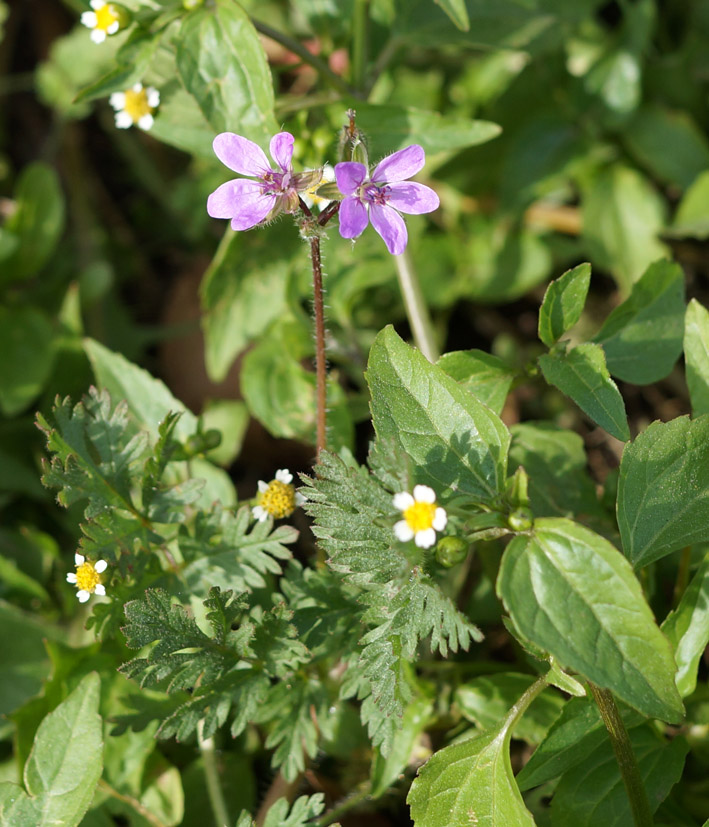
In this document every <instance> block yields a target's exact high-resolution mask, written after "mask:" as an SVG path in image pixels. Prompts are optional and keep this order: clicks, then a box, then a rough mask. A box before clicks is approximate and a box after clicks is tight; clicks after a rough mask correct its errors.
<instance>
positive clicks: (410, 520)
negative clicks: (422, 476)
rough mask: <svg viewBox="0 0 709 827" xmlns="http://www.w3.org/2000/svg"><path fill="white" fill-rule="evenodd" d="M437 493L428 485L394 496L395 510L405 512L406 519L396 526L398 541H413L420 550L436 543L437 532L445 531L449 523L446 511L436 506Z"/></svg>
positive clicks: (418, 486) (395, 532) (395, 531)
mask: <svg viewBox="0 0 709 827" xmlns="http://www.w3.org/2000/svg"><path fill="white" fill-rule="evenodd" d="M435 503H436V493H435V491H434V490H433V489H432V488H429V487H428V486H427V485H417V486H415V487H414V492H413V495H411V494H409V493H408V491H401V492H399V493H398V494H394V508H397V509H398V510H399V511H402V512H403V516H404V519H403V520H399V522H397V523H395V524H394V534H395V536H396V539H397V540H400V541H401V542H402V543H408V542H409V540H413V541H414V542H415V543H416V545H417V546H419V547H420V548H430V547H431V546H432V545H433V544H434V543H435V542H436V532H437V531H443V529H444V528H445V527H446V523H447V522H448V516H447V514H446V512H445V509H443V508H441V507H440V506H436V504H435Z"/></svg>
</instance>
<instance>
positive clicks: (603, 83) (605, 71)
mask: <svg viewBox="0 0 709 827" xmlns="http://www.w3.org/2000/svg"><path fill="white" fill-rule="evenodd" d="M641 81H642V77H641V67H640V61H639V59H638V55H636V54H633V52H630V51H628V50H627V49H625V48H619V49H614V50H613V51H611V52H609V53H608V54H607V55H605V56H604V57H602V58H601V60H599V61H598V63H596V65H595V66H594V67H593V68H592V69H591V71H590V72H589V73H588V74H587V75H586V82H585V86H586V88H587V89H588V90H589V91H590V92H592V93H594V94H597V95H598V96H599V97H600V98H602V100H603V102H604V103H605V104H606V106H607V107H608V108H609V109H612V110H614V111H615V112H620V113H622V114H626V113H628V112H632V110H633V109H635V107H636V106H637V105H638V103H639V102H640V94H641Z"/></svg>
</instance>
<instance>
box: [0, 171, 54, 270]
mask: <svg viewBox="0 0 709 827" xmlns="http://www.w3.org/2000/svg"><path fill="white" fill-rule="evenodd" d="M63 229H64V196H63V194H62V190H61V186H60V183H59V176H58V175H57V173H56V172H55V171H54V170H53V169H52V168H51V167H50V166H48V165H47V164H44V163H42V162H41V161H36V162H35V163H33V164H30V165H29V166H27V167H25V169H24V170H23V171H22V174H21V175H20V177H19V179H18V182H17V187H16V189H15V205H14V209H13V212H12V214H11V215H10V217H9V218H8V219H7V221H5V223H4V226H3V231H4V232H6V233H11V234H12V235H13V236H15V238H16V239H17V240H18V244H17V247H16V248H15V250H14V252H13V253H12V255H10V256H8V257H7V258H6V259H5V260H4V261H3V264H2V270H1V271H0V285H6V284H8V283H10V282H13V281H16V280H18V279H26V278H29V277H30V276H34V275H36V274H37V273H38V272H39V271H40V270H41V269H42V267H43V266H44V265H45V263H46V262H47V259H48V258H49V256H50V255H51V254H52V252H53V251H54V248H55V247H56V245H57V242H58V241H59V238H60V236H61V234H62V230H63Z"/></svg>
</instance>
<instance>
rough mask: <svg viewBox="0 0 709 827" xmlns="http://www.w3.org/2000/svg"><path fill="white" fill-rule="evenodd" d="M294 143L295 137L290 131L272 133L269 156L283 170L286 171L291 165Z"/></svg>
mask: <svg viewBox="0 0 709 827" xmlns="http://www.w3.org/2000/svg"><path fill="white" fill-rule="evenodd" d="M294 143H295V138H294V137H293V136H292V135H291V134H290V132H279V133H278V135H274V136H273V138H271V145H270V147H269V150H270V152H271V157H272V158H273V160H274V161H275V162H276V163H277V164H278V166H279V167H280V168H281V169H282V170H283V172H288V171H289V170H290V169H291V167H292V164H291V160H292V159H293V144H294Z"/></svg>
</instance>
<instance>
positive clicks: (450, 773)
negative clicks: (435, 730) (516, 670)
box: [407, 699, 535, 827]
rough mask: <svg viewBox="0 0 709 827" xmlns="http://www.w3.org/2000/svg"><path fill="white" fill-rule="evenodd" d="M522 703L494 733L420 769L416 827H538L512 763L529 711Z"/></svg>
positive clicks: (412, 794)
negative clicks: (514, 739) (517, 730)
mask: <svg viewBox="0 0 709 827" xmlns="http://www.w3.org/2000/svg"><path fill="white" fill-rule="evenodd" d="M527 703H528V702H527ZM520 704H522V706H520V705H519V704H517V705H515V706H514V707H513V708H512V709H511V710H510V711H509V713H508V714H507V715H506V717H505V718H504V719H503V720H502V721H501V722H500V723H499V724H498V725H497V726H496V727H495V728H494V729H491V730H490V731H489V732H485V733H483V734H482V735H479V736H477V737H476V738H470V739H469V740H467V741H463V742H462V743H458V744H452V745H451V746H448V747H445V748H444V749H442V750H439V752H437V753H435V755H434V756H433V757H432V758H431V759H429V761H428V762H427V763H426V764H425V765H424V766H423V767H422V768H421V769H420V770H419V772H418V776H417V777H416V778H415V779H414V782H413V784H412V785H411V790H410V791H409V795H408V797H407V801H408V803H409V806H410V807H411V818H412V819H413V821H414V824H415V826H416V827H467V825H469V824H480V825H483V824H485V825H489V827H533V825H534V823H535V822H534V819H533V818H532V815H531V813H530V812H529V811H528V810H527V808H526V807H525V806H524V802H523V801H522V796H521V795H520V792H519V789H518V788H517V785H516V783H515V780H514V776H513V775H512V767H511V765H510V752H509V746H510V736H511V732H512V729H513V728H514V726H515V724H516V723H517V721H518V719H519V717H520V714H521V713H522V711H523V710H524V709H526V704H524V703H523V700H522V699H520Z"/></svg>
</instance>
